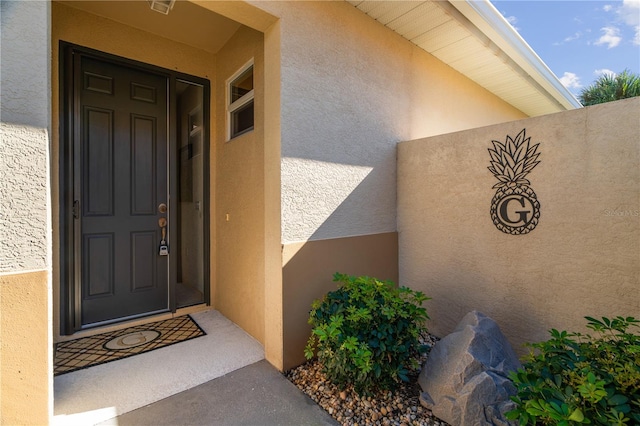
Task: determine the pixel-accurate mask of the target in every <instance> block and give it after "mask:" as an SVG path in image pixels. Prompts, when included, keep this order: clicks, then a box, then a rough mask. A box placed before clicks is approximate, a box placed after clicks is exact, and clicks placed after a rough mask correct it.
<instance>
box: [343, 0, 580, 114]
mask: <svg viewBox="0 0 640 426" xmlns="http://www.w3.org/2000/svg"><path fill="white" fill-rule="evenodd" d="M346 1H348V2H349V3H351V4H352V5H354V6H355V7H356V8H358V9H359V10H361V11H362V12H364V13H366V14H367V15H369V16H370V17H371V18H373V19H375V20H376V21H378V22H380V23H381V24H382V25H384V26H386V27H387V28H390V29H391V30H393V31H395V32H396V33H398V34H399V35H401V36H402V37H404V38H406V39H407V40H409V41H411V42H412V43H414V44H415V45H417V46H418V47H420V48H421V49H423V50H425V51H427V52H429V53H430V54H432V55H433V56H435V57H436V58H438V59H440V60H441V61H442V62H444V63H445V64H447V65H449V66H450V67H452V68H453V69H455V70H456V71H458V72H460V73H462V74H463V75H465V76H467V77H468V78H470V79H471V80H473V81H475V82H476V83H478V84H479V85H480V86H482V87H484V88H485V89H487V90H488V91H490V92H492V93H493V94H495V95H496V96H498V97H500V98H502V99H503V100H505V101H506V102H508V103H509V104H511V105H513V106H514V107H516V108H518V109H519V110H520V111H522V112H524V113H525V114H527V115H529V116H538V115H544V114H550V113H554V112H559V111H564V110H568V109H574V108H579V107H580V106H581V105H580V103H579V102H578V101H577V100H576V99H575V97H574V96H573V95H572V94H571V93H570V92H569V91H568V90H567V89H566V88H565V87H564V86H563V85H562V83H560V81H559V80H558V78H557V77H556V76H555V75H554V74H553V72H551V70H550V69H549V68H548V67H547V66H546V65H545V64H544V62H542V60H541V59H540V58H539V57H538V55H537V54H536V53H535V52H534V51H533V50H532V49H531V47H529V45H528V44H527V43H526V42H525V41H524V39H522V37H520V35H518V33H517V32H516V31H515V30H514V29H513V27H512V26H511V25H510V24H509V23H508V22H507V21H506V20H505V19H504V18H503V17H502V15H501V14H500V13H499V12H498V11H497V10H496V9H495V7H494V6H493V5H492V4H491V3H490V2H489V0H449V1H435V0H429V1H416V0H413V1H397V0H395V1H394V0H390V1H387V0H382V1H381V0H346Z"/></svg>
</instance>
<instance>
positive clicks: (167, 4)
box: [148, 0, 176, 15]
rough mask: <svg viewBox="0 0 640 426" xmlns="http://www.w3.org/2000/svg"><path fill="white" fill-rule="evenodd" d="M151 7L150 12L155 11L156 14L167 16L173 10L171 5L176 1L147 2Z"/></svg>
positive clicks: (155, 0) (153, 0) (152, 0)
mask: <svg viewBox="0 0 640 426" xmlns="http://www.w3.org/2000/svg"><path fill="white" fill-rule="evenodd" d="M148 1H149V4H150V5H151V10H155V11H156V12H160V13H162V14H163V15H168V14H169V11H171V9H173V5H174V4H175V3H176V0H148Z"/></svg>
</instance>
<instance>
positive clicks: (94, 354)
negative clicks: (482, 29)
mask: <svg viewBox="0 0 640 426" xmlns="http://www.w3.org/2000/svg"><path fill="white" fill-rule="evenodd" d="M206 334H207V333H205V332H204V330H203V329H202V328H200V326H199V325H198V324H197V323H196V322H195V321H194V320H193V319H192V318H191V317H190V316H188V315H187V316H182V317H177V318H171V319H168V320H164V321H159V322H154V323H151V324H144V325H139V326H135V327H129V328H126V329H124V330H118V331H112V332H110V333H103V334H97V335H95V336H90V337H83V338H81V339H77V340H70V341H68V342H60V343H58V344H57V345H56V348H55V359H54V369H53V373H54V376H58V375H60V374H64V373H70V372H72V371H76V370H82V369H83V368H89V367H93V366H95V365H98V364H104V363H107V362H111V361H116V360H118V359H122V358H127V357H130V356H133V355H137V354H140V353H143V352H149V351H152V350H154V349H159V348H163V347H165V346H169V345H173V344H175V343H180V342H184V341H186V340H191V339H195V338H196V337H200V336H205V335H206Z"/></svg>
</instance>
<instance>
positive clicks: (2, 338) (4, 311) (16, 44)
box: [0, 1, 53, 425]
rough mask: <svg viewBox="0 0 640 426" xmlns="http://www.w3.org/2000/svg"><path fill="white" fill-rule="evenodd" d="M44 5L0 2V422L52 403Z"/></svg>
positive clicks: (33, 414)
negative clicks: (0, 69)
mask: <svg viewBox="0 0 640 426" xmlns="http://www.w3.org/2000/svg"><path fill="white" fill-rule="evenodd" d="M49 14H50V9H49V4H48V3H47V2H19V1H16V2H12V1H3V2H0V19H1V21H0V29H1V30H0V33H1V42H0V44H1V45H2V49H1V54H0V55H1V57H0V63H1V64H2V72H1V73H0V99H1V101H0V233H1V234H0V235H1V236H0V241H1V243H0V423H1V424H7V425H8V424H25V425H26V424H34V425H35V424H47V423H48V422H49V419H50V417H51V413H52V409H53V404H52V401H53V399H52V397H53V382H52V380H51V378H52V359H53V357H52V347H53V342H52V333H51V221H50V201H49V196H50V194H49V134H50V116H49V112H50V110H49V102H50V85H49V80H48V74H47V73H48V69H49V68H48V65H49V50H48V46H49Z"/></svg>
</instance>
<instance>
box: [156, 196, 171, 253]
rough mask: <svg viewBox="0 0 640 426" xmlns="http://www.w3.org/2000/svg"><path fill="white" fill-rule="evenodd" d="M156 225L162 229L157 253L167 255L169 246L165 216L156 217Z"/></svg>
mask: <svg viewBox="0 0 640 426" xmlns="http://www.w3.org/2000/svg"><path fill="white" fill-rule="evenodd" d="M162 205H164V204H161V206H162ZM165 207H166V206H165ZM158 226H159V227H160V229H161V230H162V239H161V240H160V248H159V250H158V255H159V256H168V255H169V246H168V245H167V218H165V217H161V218H160V219H158Z"/></svg>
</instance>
